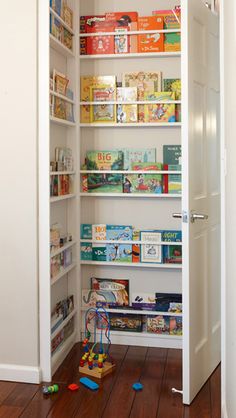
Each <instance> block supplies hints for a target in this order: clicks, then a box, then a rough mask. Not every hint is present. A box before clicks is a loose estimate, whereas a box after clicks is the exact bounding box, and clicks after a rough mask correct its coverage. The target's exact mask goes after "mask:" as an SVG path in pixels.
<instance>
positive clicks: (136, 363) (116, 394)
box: [102, 347, 147, 418]
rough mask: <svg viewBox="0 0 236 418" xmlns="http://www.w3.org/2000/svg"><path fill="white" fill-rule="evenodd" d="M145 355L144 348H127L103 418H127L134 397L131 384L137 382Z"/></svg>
mask: <svg viewBox="0 0 236 418" xmlns="http://www.w3.org/2000/svg"><path fill="white" fill-rule="evenodd" d="M146 354H147V348H146V347H129V350H128V352H127V354H126V357H125V360H124V362H123V364H122V366H121V370H120V374H119V376H118V379H117V381H116V383H115V385H114V387H113V390H112V393H111V396H110V398H109V400H108V403H107V406H106V408H105V410H104V413H103V414H102V417H103V418H111V417H112V418H121V417H122V418H128V417H129V415H130V412H131V408H132V404H133V401H134V397H135V391H134V390H133V389H132V385H133V383H135V382H137V381H139V379H140V377H141V374H142V369H143V365H144V362H145V358H146Z"/></svg>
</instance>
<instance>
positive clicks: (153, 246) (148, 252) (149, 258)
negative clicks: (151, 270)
mask: <svg viewBox="0 0 236 418" xmlns="http://www.w3.org/2000/svg"><path fill="white" fill-rule="evenodd" d="M140 239H141V241H144V242H148V244H144V245H141V262H142V263H159V264H160V263H162V246H161V245H158V243H159V242H161V240H162V231H158V230H157V231H156V230H150V231H141V232H140Z"/></svg>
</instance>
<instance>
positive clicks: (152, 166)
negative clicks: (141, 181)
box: [131, 163, 162, 171]
mask: <svg viewBox="0 0 236 418" xmlns="http://www.w3.org/2000/svg"><path fill="white" fill-rule="evenodd" d="M131 170H134V171H158V170H162V163H133V164H132V166H131Z"/></svg>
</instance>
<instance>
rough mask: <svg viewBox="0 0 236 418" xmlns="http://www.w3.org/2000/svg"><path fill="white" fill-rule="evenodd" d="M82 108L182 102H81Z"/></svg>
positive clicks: (175, 102) (178, 102) (177, 102)
mask: <svg viewBox="0 0 236 418" xmlns="http://www.w3.org/2000/svg"><path fill="white" fill-rule="evenodd" d="M62 97H64V96H62ZM79 104H80V106H99V105H100V104H106V105H149V104H181V100H158V99H156V100H145V101H129V102H125V101H111V102H109V101H105V100H104V101H100V102H80V103H79Z"/></svg>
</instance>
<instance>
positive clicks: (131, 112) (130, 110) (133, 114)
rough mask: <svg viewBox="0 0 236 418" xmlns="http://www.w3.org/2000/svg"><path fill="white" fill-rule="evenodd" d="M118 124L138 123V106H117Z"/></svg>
mask: <svg viewBox="0 0 236 418" xmlns="http://www.w3.org/2000/svg"><path fill="white" fill-rule="evenodd" d="M117 122H118V123H137V122H138V105H135V104H129V105H128V104H124V105H123V104H118V105H117Z"/></svg>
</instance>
